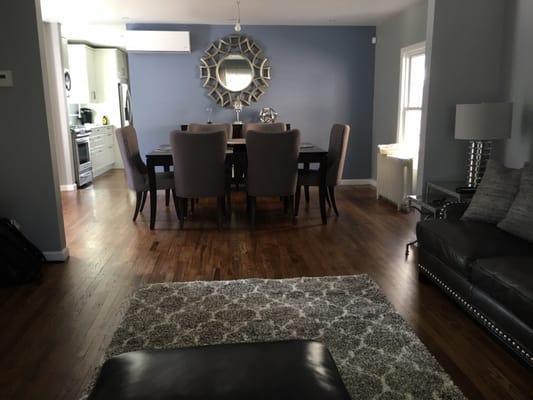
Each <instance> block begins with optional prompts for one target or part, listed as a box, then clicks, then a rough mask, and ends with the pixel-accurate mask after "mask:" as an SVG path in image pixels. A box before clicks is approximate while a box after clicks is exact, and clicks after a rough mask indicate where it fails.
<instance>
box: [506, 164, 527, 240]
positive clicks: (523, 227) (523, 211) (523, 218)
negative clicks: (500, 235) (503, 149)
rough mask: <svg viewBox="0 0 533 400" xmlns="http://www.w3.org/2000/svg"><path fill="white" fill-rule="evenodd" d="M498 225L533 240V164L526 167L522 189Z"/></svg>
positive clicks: (523, 237) (521, 184)
mask: <svg viewBox="0 0 533 400" xmlns="http://www.w3.org/2000/svg"><path fill="white" fill-rule="evenodd" d="M498 227H499V228H500V229H503V230H504V231H506V232H509V233H512V234H513V235H516V236H518V237H521V238H522V239H525V240H528V241H530V242H533V164H530V165H528V166H527V167H526V168H524V171H523V172H522V179H521V181H520V190H519V192H518V194H517V195H516V198H515V200H514V202H513V204H512V205H511V208H510V209H509V212H508V213H507V215H506V216H505V218H504V219H503V220H502V221H501V222H500V223H499V224H498Z"/></svg>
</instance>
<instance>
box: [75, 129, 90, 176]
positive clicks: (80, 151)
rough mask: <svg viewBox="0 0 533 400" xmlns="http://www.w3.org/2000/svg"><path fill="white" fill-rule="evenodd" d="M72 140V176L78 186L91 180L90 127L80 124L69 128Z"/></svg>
mask: <svg viewBox="0 0 533 400" xmlns="http://www.w3.org/2000/svg"><path fill="white" fill-rule="evenodd" d="M70 134H71V141H72V155H73V159H74V177H75V178H76V184H77V185H78V187H82V186H85V185H88V184H90V183H91V182H92V181H93V167H92V163H91V143H90V136H91V129H89V128H85V127H82V126H72V127H71V128H70Z"/></svg>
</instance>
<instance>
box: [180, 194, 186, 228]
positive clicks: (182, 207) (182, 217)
mask: <svg viewBox="0 0 533 400" xmlns="http://www.w3.org/2000/svg"><path fill="white" fill-rule="evenodd" d="M186 208H187V199H184V198H183V197H180V198H179V213H180V229H183V225H184V222H185V212H186Z"/></svg>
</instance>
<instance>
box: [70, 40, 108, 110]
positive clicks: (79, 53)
mask: <svg viewBox="0 0 533 400" xmlns="http://www.w3.org/2000/svg"><path fill="white" fill-rule="evenodd" d="M68 60H69V70H70V78H71V82H72V89H71V90H70V97H69V103H71V104H88V103H98V102H100V95H99V91H98V84H97V76H96V71H95V68H96V67H95V50H94V49H93V48H92V47H89V46H87V45H85V44H69V45H68Z"/></svg>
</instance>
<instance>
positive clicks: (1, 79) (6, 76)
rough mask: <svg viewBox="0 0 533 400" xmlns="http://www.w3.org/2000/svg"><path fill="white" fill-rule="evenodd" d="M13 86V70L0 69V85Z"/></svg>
mask: <svg viewBox="0 0 533 400" xmlns="http://www.w3.org/2000/svg"><path fill="white" fill-rule="evenodd" d="M12 86H13V72H12V71H0V87H12Z"/></svg>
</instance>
